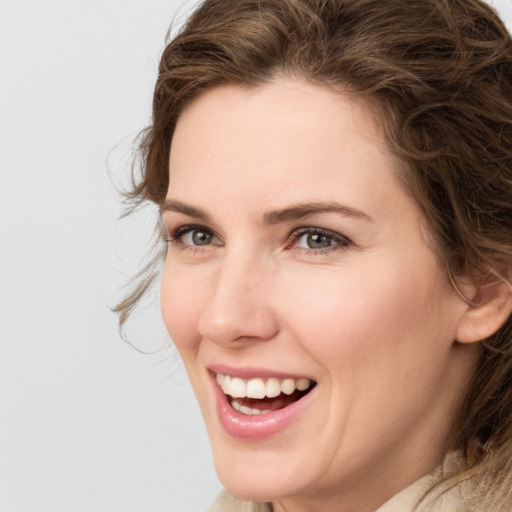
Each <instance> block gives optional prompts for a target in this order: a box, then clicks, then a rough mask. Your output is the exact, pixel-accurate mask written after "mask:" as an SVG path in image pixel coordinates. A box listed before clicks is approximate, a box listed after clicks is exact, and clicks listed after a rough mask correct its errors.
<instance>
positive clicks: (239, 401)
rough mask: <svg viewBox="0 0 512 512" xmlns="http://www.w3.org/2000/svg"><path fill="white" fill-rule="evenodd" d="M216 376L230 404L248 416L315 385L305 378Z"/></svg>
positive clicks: (275, 406)
mask: <svg viewBox="0 0 512 512" xmlns="http://www.w3.org/2000/svg"><path fill="white" fill-rule="evenodd" d="M216 379H217V383H218V384H219V386H220V388H221V389H222V391H223V392H224V394H225V395H226V396H227V399H228V402H229V404H230V405H231V407H232V408H233V409H235V410H236V411H239V412H241V413H242V414H246V415H249V416H254V415H258V414H265V413H269V412H272V411H277V410H279V409H284V408H285V407H288V406H289V405H291V404H293V403H295V402H297V401H298V400H300V399H301V398H302V397H303V396H305V395H307V394H308V393H309V392H310V391H311V390H312V389H313V388H314V387H315V386H316V382H314V381H312V380H310V379H306V378H299V379H292V378H286V379H277V378H274V377H271V378H269V379H263V378H256V379H248V380H245V379H241V378H239V377H230V376H229V375H222V374H220V373H217V375H216Z"/></svg>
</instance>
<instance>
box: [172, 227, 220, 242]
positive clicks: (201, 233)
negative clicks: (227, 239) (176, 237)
mask: <svg viewBox="0 0 512 512" xmlns="http://www.w3.org/2000/svg"><path fill="white" fill-rule="evenodd" d="M180 238H181V241H182V242H183V243H184V244H185V245H209V244H211V243H212V240H213V238H214V236H213V233H212V232H211V231H207V230H205V229H193V230H191V231H188V232H187V233H184V234H183V235H181V237H180Z"/></svg>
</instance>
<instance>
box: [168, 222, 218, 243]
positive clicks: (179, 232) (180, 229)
mask: <svg viewBox="0 0 512 512" xmlns="http://www.w3.org/2000/svg"><path fill="white" fill-rule="evenodd" d="M196 230H197V231H204V232H206V233H209V234H211V236H212V238H214V239H217V240H219V241H220V242H222V240H221V238H220V237H219V236H218V235H217V234H216V233H215V231H214V230H213V229H211V228H208V227H206V226H204V225H201V224H182V225H178V226H177V227H176V228H174V229H172V230H168V237H167V239H166V242H169V243H172V242H181V243H182V244H183V245H184V246H186V247H201V246H200V245H197V246H196V245H190V244H185V243H183V241H182V240H181V239H182V237H183V236H184V235H186V234H187V233H190V232H192V231H196ZM211 245H222V244H218V243H210V244H205V245H204V247H208V246H211Z"/></svg>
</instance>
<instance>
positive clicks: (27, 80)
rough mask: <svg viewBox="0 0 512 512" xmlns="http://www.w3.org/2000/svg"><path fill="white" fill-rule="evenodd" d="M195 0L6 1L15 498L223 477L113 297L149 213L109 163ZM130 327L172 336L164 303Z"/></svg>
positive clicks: (133, 490) (0, 93)
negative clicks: (120, 318)
mask: <svg viewBox="0 0 512 512" xmlns="http://www.w3.org/2000/svg"><path fill="white" fill-rule="evenodd" d="M182 3H183V2H181V1H180V2H177V1H171V0H144V1H143V0H138V1H135V0H131V1H128V0H107V1H102V0H83V1H80V0H74V1H71V0H0V391H1V400H0V426H1V429H0V510H2V511H3V512H79V511H84V512H85V511H86V512H117V511H119V512H157V511H166V512H175V511H183V512H188V511H190V512H193V511H199V510H204V509H205V508H206V506H207V504H208V503H210V502H211V501H212V499H213V497H214V496H215V495H216V494H217V492H218V491H219V489H220V486H219V484H218V482H217V480H216V478H215V475H214V471H213V465H212V461H211V455H210V450H209V446H208V442H207V438H206V434H205V432H204V428H203V425H202V420H201V418H200V413H199V411H198V408H197V406H196V404H195V401H194V399H193V396H192V393H191V391H190V388H189V386H188V383H187V382H186V378H185V375H184V371H183V369H182V368H181V366H180V364H179V363H178V362H176V358H175V357H174V356H173V354H172V350H163V351H160V352H157V353H156V354H153V355H141V354H140V353H139V352H137V351H136V350H134V349H133V348H131V347H130V346H128V345H126V344H125V343H124V342H123V341H121V339H120V338H119V335H118V333H117V325H116V318H115V316H114V315H113V314H112V313H111V312H110V311H109V309H108V306H109V305H112V304H113V303H114V298H115V297H116V294H117V296H119V294H118V293H117V292H118V290H119V287H120V285H121V284H122V283H123V281H124V279H125V277H126V276H127V275H128V274H129V273H130V272H131V271H132V270H133V269H135V268H136V267H137V265H138V263H139V262H140V260H141V259H142V258H144V255H145V251H144V248H145V246H147V245H149V243H150V238H149V237H148V233H149V232H150V230H151V213H152V212H151V211H146V212H144V213H143V214H142V215H139V216H137V217H136V218H134V219H130V220H128V221H123V222H118V221H117V220H116V219H117V217H118V216H119V213H120V211H121V205H120V204H119V201H118V198H117V196H116V193H115V191H114V189H113V187H112V185H111V181H110V178H109V177H108V175H107V171H106V169H107V164H106V162H107V158H108V162H109V168H110V169H111V171H112V173H113V175H114V177H115V178H117V179H122V177H123V175H125V174H126V172H125V170H126V169H127V167H128V166H129V162H130V155H129V148H130V141H131V138H132V137H133V135H134V134H135V133H136V132H137V131H138V130H139V129H141V128H142V127H143V126H144V125H145V124H146V123H147V122H148V120H149V116H150V103H151V89H152V86H153V82H154V79H155V76H156V68H157V62H158V57H159V53H160V51H161V50H162V48H163V43H164V36H165V33H166V31H167V29H168V27H169V25H170V22H171V20H172V19H173V17H174V15H175V13H176V11H177V7H178V5H179V4H182ZM191 5H192V3H191V2H188V4H186V5H185V7H184V8H182V9H180V13H181V14H180V17H179V19H183V17H184V15H185V14H186V13H187V12H188V10H189V9H190V6H191ZM495 5H496V6H497V7H498V8H499V9H500V10H501V12H502V14H503V16H504V18H505V19H506V20H507V21H508V22H509V26H510V24H511V22H512V0H497V1H496V3H495ZM109 155H110V156H109ZM129 332H130V334H131V336H132V338H133V341H134V343H135V344H136V345H137V346H138V347H139V348H141V349H143V350H151V349H154V348H155V347H157V346H159V345H160V344H161V343H162V342H163V343H165V341H166V335H165V333H164V331H163V328H162V326H161V323H160V321H159V314H158V308H157V306H156V305H153V306H151V304H149V305H148V307H147V311H146V314H145V317H144V318H142V319H141V320H139V321H138V323H137V324H136V325H133V326H131V327H130V331H129Z"/></svg>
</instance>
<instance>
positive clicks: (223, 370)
mask: <svg viewBox="0 0 512 512" xmlns="http://www.w3.org/2000/svg"><path fill="white" fill-rule="evenodd" d="M208 369H209V370H211V371H212V372H215V373H220V374H222V375H229V376H230V377H239V378H241V379H245V380H248V379H257V378H261V379H270V378H271V377H274V378H276V379H300V378H301V377H306V378H308V379H309V377H308V376H307V375H299V374H295V373H286V372H281V371H274V370H269V369H267V368H255V367H252V366H246V367H243V368H234V367H232V366H227V365H224V364H212V365H209V366H208ZM310 380H313V379H310Z"/></svg>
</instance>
